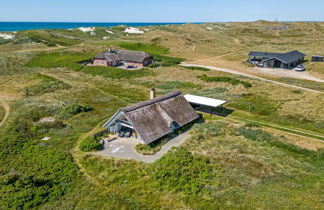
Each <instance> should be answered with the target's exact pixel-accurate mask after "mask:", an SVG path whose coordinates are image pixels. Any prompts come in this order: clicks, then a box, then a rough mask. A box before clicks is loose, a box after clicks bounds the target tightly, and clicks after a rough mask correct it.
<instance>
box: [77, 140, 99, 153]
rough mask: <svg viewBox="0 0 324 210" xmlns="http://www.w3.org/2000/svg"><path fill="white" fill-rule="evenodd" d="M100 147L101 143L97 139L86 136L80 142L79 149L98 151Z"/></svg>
mask: <svg viewBox="0 0 324 210" xmlns="http://www.w3.org/2000/svg"><path fill="white" fill-rule="evenodd" d="M101 147H102V145H101V144H100V143H99V140H98V139H96V138H93V137H87V138H85V139H83V140H82V141H81V143H80V150H81V151H82V152H91V151H98V150H100V149H101Z"/></svg>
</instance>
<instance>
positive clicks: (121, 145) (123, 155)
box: [96, 132, 190, 163]
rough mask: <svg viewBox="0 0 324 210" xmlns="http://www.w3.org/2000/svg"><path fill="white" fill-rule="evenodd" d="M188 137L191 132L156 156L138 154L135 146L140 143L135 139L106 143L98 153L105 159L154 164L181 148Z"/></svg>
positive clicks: (171, 141) (177, 139)
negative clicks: (170, 151) (165, 155)
mask: <svg viewBox="0 0 324 210" xmlns="http://www.w3.org/2000/svg"><path fill="white" fill-rule="evenodd" d="M188 137H190V134H189V132H185V133H183V134H180V135H179V136H177V137H175V138H174V139H172V140H170V141H168V142H167V143H166V144H165V145H163V147H162V148H161V150H160V151H159V152H157V153H156V154H154V155H141V154H138V153H137V152H136V149H135V146H136V145H137V144H138V141H136V140H133V139H117V140H115V141H112V142H109V143H107V142H106V143H105V145H104V149H103V150H102V151H99V152H97V153H96V154H97V155H100V156H104V157H112V158H118V159H130V160H137V161H141V162H145V163H153V162H155V161H157V160H158V159H160V158H161V157H162V156H163V155H164V154H165V153H167V152H168V151H169V150H170V149H171V148H172V147H177V146H180V145H181V144H182V143H183V142H184V141H185V140H186V139H187V138H188Z"/></svg>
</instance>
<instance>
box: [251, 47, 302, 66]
mask: <svg viewBox="0 0 324 210" xmlns="http://www.w3.org/2000/svg"><path fill="white" fill-rule="evenodd" d="M304 60H305V54H303V53H301V52H299V51H297V50H294V51H291V52H287V53H268V52H250V53H249V62H250V63H252V64H254V65H256V66H258V67H264V68H284V69H292V68H294V67H296V66H297V65H299V64H301V63H303V62H304Z"/></svg>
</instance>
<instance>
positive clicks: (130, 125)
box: [103, 91, 199, 144]
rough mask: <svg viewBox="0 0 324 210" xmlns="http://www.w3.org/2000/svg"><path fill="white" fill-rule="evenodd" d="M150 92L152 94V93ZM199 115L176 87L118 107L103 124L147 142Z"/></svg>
mask: <svg viewBox="0 0 324 210" xmlns="http://www.w3.org/2000/svg"><path fill="white" fill-rule="evenodd" d="M153 96H154V94H153ZM198 118H199V115H198V114H197V113H196V112H195V111H194V109H193V108H192V106H191V105H190V104H189V102H188V101H187V100H186V99H185V97H184V96H183V95H182V94H181V92H180V91H176V92H171V93H168V94H166V95H163V96H160V97H157V98H153V99H151V100H148V101H144V102H141V103H138V104H135V105H132V106H129V107H126V108H122V109H120V110H119V111H118V112H117V113H116V114H115V115H114V116H113V117H112V118H111V119H110V120H108V121H107V122H106V123H105V124H104V126H103V127H105V128H107V129H108V130H109V131H110V132H113V133H120V132H123V131H125V132H131V133H133V134H134V135H133V136H136V138H138V139H139V140H140V142H141V143H143V144H150V143H152V142H154V141H156V140H158V139H160V138H162V137H164V136H166V135H167V134H170V133H173V132H174V131H175V130H176V129H178V128H180V127H183V126H184V125H187V124H188V123H190V122H192V121H194V120H196V119H198Z"/></svg>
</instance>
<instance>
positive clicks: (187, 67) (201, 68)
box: [183, 66, 210, 71]
mask: <svg viewBox="0 0 324 210" xmlns="http://www.w3.org/2000/svg"><path fill="white" fill-rule="evenodd" d="M183 68H186V69H189V70H194V71H210V69H208V68H204V67H199V66H183Z"/></svg>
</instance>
